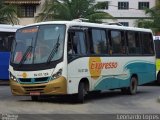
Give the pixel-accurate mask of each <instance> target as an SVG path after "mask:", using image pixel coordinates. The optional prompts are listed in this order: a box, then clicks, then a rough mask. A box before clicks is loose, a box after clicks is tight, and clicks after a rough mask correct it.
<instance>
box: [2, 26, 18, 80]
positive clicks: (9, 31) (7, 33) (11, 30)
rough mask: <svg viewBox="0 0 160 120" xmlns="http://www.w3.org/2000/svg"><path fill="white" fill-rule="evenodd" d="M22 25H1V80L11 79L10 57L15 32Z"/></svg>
mask: <svg viewBox="0 0 160 120" xmlns="http://www.w3.org/2000/svg"><path fill="white" fill-rule="evenodd" d="M20 27H21V26H17V25H16V26H15V25H14V26H12V25H2V24H1V25H0V80H3V82H5V81H7V80H8V79H9V72H8V69H9V58H10V50H11V45H12V42H13V39H14V35H15V32H16V30H17V29H18V28H20Z"/></svg>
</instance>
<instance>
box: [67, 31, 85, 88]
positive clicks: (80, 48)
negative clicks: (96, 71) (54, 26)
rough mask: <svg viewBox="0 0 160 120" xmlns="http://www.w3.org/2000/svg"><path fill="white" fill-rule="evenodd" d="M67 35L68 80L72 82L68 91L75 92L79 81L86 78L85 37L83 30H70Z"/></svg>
mask: <svg viewBox="0 0 160 120" xmlns="http://www.w3.org/2000/svg"><path fill="white" fill-rule="evenodd" d="M68 34H69V36H68V46H67V52H68V80H71V81H72V82H71V83H70V85H71V86H70V87H68V89H69V91H74V90H75V91H76V90H77V89H78V85H79V82H80V80H81V79H82V78H86V77H87V76H88V62H87V57H86V55H87V47H86V35H85V31H83V30H72V31H71V32H69V33H68ZM73 88H75V89H74V90H73ZM71 89H72V90H71Z"/></svg>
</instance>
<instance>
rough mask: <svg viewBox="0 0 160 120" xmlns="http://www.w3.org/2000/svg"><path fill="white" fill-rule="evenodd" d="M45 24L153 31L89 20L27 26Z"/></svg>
mask: <svg viewBox="0 0 160 120" xmlns="http://www.w3.org/2000/svg"><path fill="white" fill-rule="evenodd" d="M45 24H65V25H66V26H68V27H69V26H85V27H100V28H112V29H121V30H133V31H143V32H152V31H151V30H150V29H144V28H137V27H126V26H118V25H106V24H99V23H89V22H77V21H48V22H40V23H35V24H30V25H27V26H26V27H28V26H34V25H45Z"/></svg>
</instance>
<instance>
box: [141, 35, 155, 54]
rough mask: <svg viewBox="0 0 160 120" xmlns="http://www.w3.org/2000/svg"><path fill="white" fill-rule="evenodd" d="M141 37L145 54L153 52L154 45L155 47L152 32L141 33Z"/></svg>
mask: <svg viewBox="0 0 160 120" xmlns="http://www.w3.org/2000/svg"><path fill="white" fill-rule="evenodd" d="M141 39H142V43H143V45H142V49H143V54H153V53H154V47H153V38H152V34H150V33H141Z"/></svg>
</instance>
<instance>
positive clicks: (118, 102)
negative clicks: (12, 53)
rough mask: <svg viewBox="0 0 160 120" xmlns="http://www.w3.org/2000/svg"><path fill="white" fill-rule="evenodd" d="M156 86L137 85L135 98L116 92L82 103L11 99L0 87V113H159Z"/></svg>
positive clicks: (66, 99)
mask: <svg viewBox="0 0 160 120" xmlns="http://www.w3.org/2000/svg"><path fill="white" fill-rule="evenodd" d="M159 96H160V87H159V86H139V87H138V93H137V94H136V95H133V96H131V95H124V94H122V93H121V92H120V91H109V92H108V91H107V92H105V93H101V94H92V95H89V96H88V97H87V98H86V102H85V103H84V104H77V103H74V102H72V101H71V99H70V97H58V98H50V99H42V100H41V101H40V102H33V101H31V99H30V97H28V96H13V95H12V94H11V92H10V88H9V87H8V86H0V113H2V114H6V113H7V114H112V113H113V114H117V113H119V114H128V113H130V114H133V113H135V114H137V113H138V114H143V113H145V114H146V113H152V114H156V113H157V114H158V113H159V114H160V103H159V102H158V100H157V99H158V97H159Z"/></svg>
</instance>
